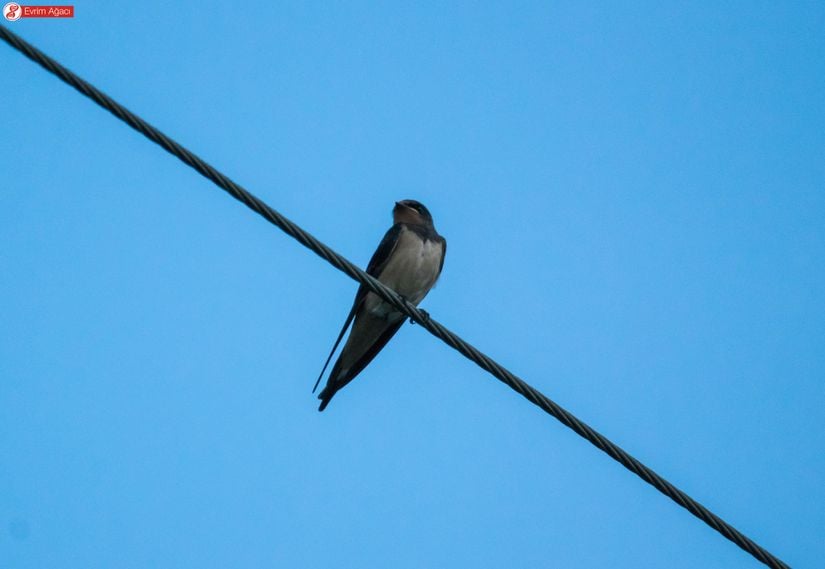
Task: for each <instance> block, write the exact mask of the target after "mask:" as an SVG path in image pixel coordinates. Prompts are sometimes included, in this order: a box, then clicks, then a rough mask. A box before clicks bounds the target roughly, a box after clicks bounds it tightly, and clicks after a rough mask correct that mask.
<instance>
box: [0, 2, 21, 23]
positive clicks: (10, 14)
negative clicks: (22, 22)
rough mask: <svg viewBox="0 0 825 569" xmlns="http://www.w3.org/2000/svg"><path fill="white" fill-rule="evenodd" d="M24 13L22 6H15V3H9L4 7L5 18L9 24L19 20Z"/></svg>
mask: <svg viewBox="0 0 825 569" xmlns="http://www.w3.org/2000/svg"><path fill="white" fill-rule="evenodd" d="M22 12H23V10H21V9H20V4H15V3H14V2H9V3H8V4H6V5H5V6H3V16H5V18H6V19H7V20H8V21H9V22H14V21H15V20H19V19H20V16H21V14H22Z"/></svg>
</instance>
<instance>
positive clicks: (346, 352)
mask: <svg viewBox="0 0 825 569" xmlns="http://www.w3.org/2000/svg"><path fill="white" fill-rule="evenodd" d="M392 219H393V225H392V227H391V228H390V229H389V230H388V231H387V233H386V234H385V235H384V238H383V239H382V240H381V243H380V244H379V245H378V249H376V250H375V253H373V255H372V258H371V259H370V262H369V264H368V265H367V274H369V275H371V276H373V277H375V278H377V279H378V280H379V281H381V282H382V283H383V284H385V285H386V286H388V287H390V288H391V289H393V290H394V291H395V292H397V293H398V294H399V295H400V296H401V297H402V298H404V299H406V300H407V301H408V302H410V303H411V304H413V305H415V306H418V303H419V302H421V301H422V300H423V299H424V297H425V296H427V293H428V292H430V289H432V287H433V286H434V285H435V283H436V281H437V280H438V277H439V276H440V275H441V269H442V268H443V267H444V257H445V255H446V253H447V241H446V239H444V237H442V236H441V235H439V234H438V232H437V231H436V230H435V226H434V225H433V217H432V215H431V214H430V212H429V210H428V209H427V208H426V207H424V204H422V203H420V202H418V201H416V200H401V201H398V202H395V206H394V207H393V210H392ZM406 319H407V316H406V315H405V314H404V313H403V312H400V311H399V310H398V309H397V308H396V307H394V306H393V305H391V304H389V303H387V302H385V301H384V300H382V299H381V298H380V297H379V296H378V295H376V294H375V293H373V292H371V291H370V290H369V289H368V288H367V287H366V286H364V285H363V284H362V285H361V286H360V287H358V292H357V293H356V295H355V300H354V302H353V303H352V309H351V310H350V312H349V315H348V316H347V319H346V320H345V321H344V326H343V327H342V328H341V332H340V333H339V334H338V339H337V340H336V341H335V344H334V345H333V346H332V351H331V352H330V353H329V357H327V361H326V363H324V367H323V369H322V370H321V374H320V375H319V376H318V381H316V382H315V387H314V388H313V389H312V392H313V393H315V390H316V389H317V388H318V384H319V383H320V382H321V378H322V377H323V376H324V372H325V371H326V369H327V366H328V365H329V362H330V360H331V359H332V356H333V354H334V353H335V350H336V349H337V348H338V345H339V344H340V343H341V339H342V338H343V337H344V334H345V333H346V331H347V328H349V326H350V324H352V330H351V331H350V335H349V337H348V338H347V341H346V343H345V344H344V347H343V349H342V350H341V354H340V355H339V356H338V359H337V360H336V361H335V365H333V366H332V371H331V372H330V374H329V378H327V383H326V386H325V387H324V389H323V390H321V393H319V394H318V399H320V400H321V404H320V406H319V407H318V411H323V410H324V409H326V407H327V405H329V402H330V400H331V399H332V398H333V396H334V395H335V394H336V393H338V391H339V390H340V389H341V388H342V387H344V386H345V385H346V384H348V383H349V382H350V381H352V380H353V379H355V377H356V376H357V375H358V374H359V373H361V372H362V371H363V370H364V368H365V367H367V365H368V364H369V363H370V362H371V361H372V360H373V358H375V356H376V355H378V352H380V351H381V350H382V349H383V348H384V346H386V345H387V342H389V341H390V338H392V337H393V336H394V335H395V333H396V332H398V329H399V328H401V325H402V324H403V323H404V321H405V320H406Z"/></svg>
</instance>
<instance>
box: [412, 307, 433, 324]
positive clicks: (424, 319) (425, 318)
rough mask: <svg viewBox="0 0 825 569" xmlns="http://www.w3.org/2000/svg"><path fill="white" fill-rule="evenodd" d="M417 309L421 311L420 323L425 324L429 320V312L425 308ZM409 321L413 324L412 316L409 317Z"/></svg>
mask: <svg viewBox="0 0 825 569" xmlns="http://www.w3.org/2000/svg"><path fill="white" fill-rule="evenodd" d="M418 311H419V312H420V313H421V322H422V324H426V323H427V322H429V321H430V313H429V312H427V311H426V310H422V309H420V308H419V309H418ZM410 322H412V323H413V324H415V320H413V319H412V318H410Z"/></svg>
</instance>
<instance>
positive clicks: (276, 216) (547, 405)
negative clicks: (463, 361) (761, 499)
mask: <svg viewBox="0 0 825 569" xmlns="http://www.w3.org/2000/svg"><path fill="white" fill-rule="evenodd" d="M0 38H2V39H3V40H4V41H5V42H6V43H8V44H9V45H10V46H12V47H13V48H15V49H16V50H18V51H19V52H21V53H22V54H23V55H25V56H26V57H28V58H29V59H31V60H32V61H34V62H35V63H37V64H38V65H40V66H42V67H44V68H45V69H46V70H48V71H50V72H51V73H53V74H55V75H57V76H58V77H59V78H60V79H61V80H63V81H64V82H66V83H68V84H69V85H71V86H72V87H74V88H75V89H77V90H78V91H80V92H81V93H82V94H84V95H86V96H87V97H89V98H90V99H92V100H93V101H95V102H96V103H97V104H98V105H100V106H101V107H103V108H104V109H106V110H107V111H109V112H110V113H112V114H113V115H115V116H116V117H117V118H119V119H120V120H122V121H124V122H125V123H127V124H128V125H129V126H131V127H132V128H133V129H135V130H137V131H138V132H140V133H141V134H143V135H144V136H146V137H147V138H149V139H151V140H152V141H153V142H155V143H157V144H159V145H160V146H162V147H163V148H164V149H166V150H167V151H168V152H169V153H171V154H173V155H174V156H177V157H178V158H179V159H180V160H182V161H183V162H185V163H186V164H188V165H189V166H191V167H192V168H194V169H195V170H197V171H198V172H200V173H201V174H202V175H203V176H205V177H207V178H209V179H210V180H212V181H213V182H214V183H215V184H216V185H217V186H219V187H220V188H222V189H223V190H225V191H226V192H227V193H229V195H231V196H232V197H233V198H235V199H236V200H238V201H240V202H242V203H244V204H245V205H246V206H247V207H249V208H251V209H252V210H254V211H255V212H257V213H259V214H260V215H262V216H263V217H264V218H266V219H267V220H268V221H269V222H271V223H273V224H274V225H277V226H278V227H279V228H281V229H282V230H283V231H284V232H286V233H287V234H288V235H290V236H291V237H293V238H294V239H296V240H297V241H298V242H299V243H301V244H302V245H304V246H305V247H307V248H308V249H310V250H311V251H313V252H314V253H315V254H316V255H319V256H320V257H322V258H323V259H325V260H326V261H327V262H329V263H330V264H331V265H332V266H334V267H335V268H337V269H339V270H341V271H343V272H344V273H346V274H347V275H349V276H350V277H351V278H353V279H355V280H356V281H358V282H360V283H362V284H363V285H365V286H366V287H367V288H369V289H370V290H371V291H372V292H374V293H375V294H377V295H378V296H380V297H381V298H382V299H383V300H385V301H387V302H389V303H390V304H392V305H393V306H395V307H396V308H398V309H399V310H400V311H401V312H403V313H404V314H406V315H407V316H409V317H410V318H412V319H413V320H414V321H415V322H416V323H418V324H420V325H421V326H422V327H423V328H426V329H427V330H428V331H429V332H430V333H431V334H432V335H434V336H435V337H437V338H439V339H441V340H442V341H444V342H446V343H447V344H448V345H450V346H451V347H452V348H454V349H456V350H458V351H459V352H460V353H461V354H463V355H464V356H465V357H467V358H469V359H471V360H472V361H474V362H475V363H476V364H478V365H479V366H480V367H481V368H482V369H484V370H486V371H488V372H490V373H491V374H492V375H493V376H494V377H495V378H496V379H498V380H500V381H502V382H503V383H505V384H506V385H507V386H508V387H510V388H511V389H514V390H515V391H517V392H518V393H520V394H521V395H522V396H523V397H525V398H526V399H527V400H528V401H530V402H531V403H533V404H534V405H537V406H538V407H540V408H541V409H542V410H544V411H545V412H547V413H549V414H550V415H552V416H553V417H555V418H556V419H558V420H559V421H561V422H562V423H564V424H565V425H566V426H568V427H570V428H571V429H573V430H574V431H575V432H576V433H578V434H579V435H581V436H582V437H584V438H585V439H587V440H588V441H590V442H591V443H592V444H594V445H595V446H596V447H598V448H599V449H601V450H602V451H604V452H605V453H607V454H608V455H609V456H610V457H611V458H613V459H614V460H616V461H618V462H620V463H621V464H622V465H624V467H625V468H627V469H628V470H630V471H631V472H633V473H634V474H636V475H637V476H638V477H639V478H641V479H642V480H644V481H645V482H647V483H648V484H650V485H651V486H653V487H654V488H656V489H657V490H659V492H661V493H662V494H664V495H665V496H667V497H669V498H670V499H671V500H673V501H674V502H676V503H677V504H679V505H680V506H682V507H683V508H685V509H686V510H687V511H689V512H690V513H691V514H693V515H694V516H696V517H697V518H699V519H700V520H702V521H703V522H705V523H706V524H707V525H709V526H710V527H712V528H713V529H715V530H716V531H718V532H719V533H720V534H722V535H723V536H724V537H725V538H727V539H729V540H730V541H732V542H733V543H735V544H736V545H738V546H739V547H741V548H742V549H744V550H745V551H747V552H748V553H750V554H751V555H752V556H753V557H755V558H756V559H757V560H759V561H761V562H762V563H764V564H765V565H767V566H768V567H773V568H777V569H787V568H788V565H787V564H785V563H784V562H782V561H781V560H780V559H778V558H777V557H775V556H774V555H772V554H771V553H770V552H768V551H767V550H766V549H764V548H763V547H761V546H760V545H758V544H757V543H755V542H753V541H752V540H751V539H749V538H748V537H747V536H745V535H744V534H742V533H741V532H739V531H738V530H737V529H736V528H734V527H733V526H731V525H730V524H728V523H727V522H726V521H724V520H723V519H722V518H720V517H719V516H717V515H716V514H714V513H713V512H711V511H710V510H708V509H707V508H705V507H704V506H703V505H702V504H700V503H699V502H697V501H696V500H694V499H693V498H691V497H690V496H688V495H687V494H685V493H684V492H683V491H682V490H680V489H678V488H676V487H675V486H674V485H673V484H671V483H670V482H668V481H667V480H665V479H664V478H662V477H661V476H659V475H658V474H656V472H654V471H653V470H651V469H650V468H648V467H647V466H645V465H644V464H642V463H641V462H639V461H638V460H636V459H635V458H633V457H632V456H631V455H630V454H628V453H627V452H626V451H624V450H623V449H622V448H621V447H619V446H618V445H616V444H614V443H612V442H611V441H610V440H608V439H607V438H606V437H605V436H604V435H602V434H601V433H599V432H598V431H596V430H595V429H593V428H592V427H590V426H589V425H588V424H587V423H584V422H583V421H580V420H579V419H577V418H576V417H575V416H574V415H573V414H571V413H570V412H569V411H567V410H566V409H564V408H563V407H561V406H560V405H559V404H558V403H556V402H554V401H552V400H551V399H549V398H548V397H546V396H545V395H544V394H542V393H541V392H539V391H538V390H537V389H535V388H533V387H531V386H530V385H528V384H527V383H525V382H524V381H523V380H521V379H520V378H518V377H517V376H515V375H513V374H512V373H511V372H509V371H508V370H506V369H505V368H504V367H502V366H501V365H499V364H498V363H496V362H495V361H493V360H492V359H491V358H490V357H489V356H487V355H485V354H483V353H481V352H480V351H478V350H477V349H476V348H474V347H473V346H471V345H470V344H468V343H467V342H465V341H464V340H462V339H461V338H459V337H458V336H457V335H456V334H454V333H453V332H451V331H450V330H448V329H447V328H445V327H444V326H442V325H441V324H439V323H438V322H436V321H435V320H433V319H432V318H430V317H429V316H428V315H426V314H425V313H424V312H423V311H421V310H419V309H418V308H416V307H415V306H413V305H412V304H410V303H408V302H407V301H406V300H404V299H402V298H401V297H399V296H398V295H397V294H396V293H395V292H394V291H393V290H392V289H389V288H387V287H386V286H384V285H383V284H382V283H381V282H380V281H378V280H377V279H375V278H373V277H371V276H370V275H368V274H367V273H365V272H364V271H362V270H361V269H360V268H358V267H357V266H355V265H354V264H353V263H351V262H350V261H348V260H347V259H345V258H344V257H342V256H341V255H339V254H338V253H336V252H335V251H333V250H332V249H330V248H329V247H327V246H326V245H324V244H323V243H321V242H320V241H318V240H317V239H316V238H315V237H313V236H312V235H310V234H309V233H307V232H306V231H304V230H303V229H301V228H300V227H298V226H297V225H295V224H294V223H293V222H292V221H290V220H289V219H287V218H286V217H284V216H283V215H281V214H280V213H278V212H277V211H275V210H274V209H272V208H271V207H269V206H268V205H266V204H265V203H264V202H263V201H261V200H260V199H258V198H257V197H255V196H254V195H252V194H250V193H249V192H247V191H246V190H245V189H243V188H242V187H241V186H239V185H238V184H236V183H235V182H233V181H232V180H230V179H229V178H227V177H226V176H224V175H223V174H221V173H220V172H218V171H217V170H215V169H214V168H213V167H212V166H210V165H209V164H207V163H206V162H204V161H203V160H201V159H200V158H198V157H197V156H196V155H194V154H193V153H191V152H190V151H189V150H187V149H186V148H184V147H183V146H181V145H180V144H178V143H177V142H175V141H174V140H172V139H171V138H169V137H168V136H166V135H165V134H163V133H162V132H160V131H159V130H158V129H156V128H155V127H153V126H152V125H150V124H149V123H147V122H146V121H144V120H143V119H141V118H140V117H138V116H137V115H135V114H134V113H132V112H130V111H129V110H127V109H126V108H124V107H123V106H122V105H120V104H119V103H118V102H116V101H115V100H114V99H112V98H111V97H109V96H108V95H106V94H105V93H103V92H101V91H100V90H98V89H97V88H95V87H94V86H92V85H91V84H89V83H87V82H86V81H84V80H83V79H81V78H80V77H78V76H77V75H75V74H74V73H72V72H71V71H69V70H68V69H66V68H65V67H63V66H62V65H60V64H59V63H57V62H56V61H55V60H53V59H52V58H51V57H49V56H48V55H46V54H44V53H43V52H41V51H40V50H38V49H37V48H36V47H34V46H33V45H31V44H29V43H28V42H26V41H25V40H23V39H22V38H21V37H19V36H18V35H16V34H14V33H13V32H11V31H9V30H8V29H7V28H6V27H5V26H0Z"/></svg>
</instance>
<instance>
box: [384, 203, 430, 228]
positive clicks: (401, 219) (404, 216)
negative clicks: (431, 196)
mask: <svg viewBox="0 0 825 569" xmlns="http://www.w3.org/2000/svg"><path fill="white" fill-rule="evenodd" d="M392 220H393V223H409V224H411V225H426V226H428V227H432V225H433V216H432V215H430V211H429V210H428V209H427V208H426V207H424V204H422V203H421V202H417V201H415V200H401V201H400V202H395V207H394V208H393V210H392Z"/></svg>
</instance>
